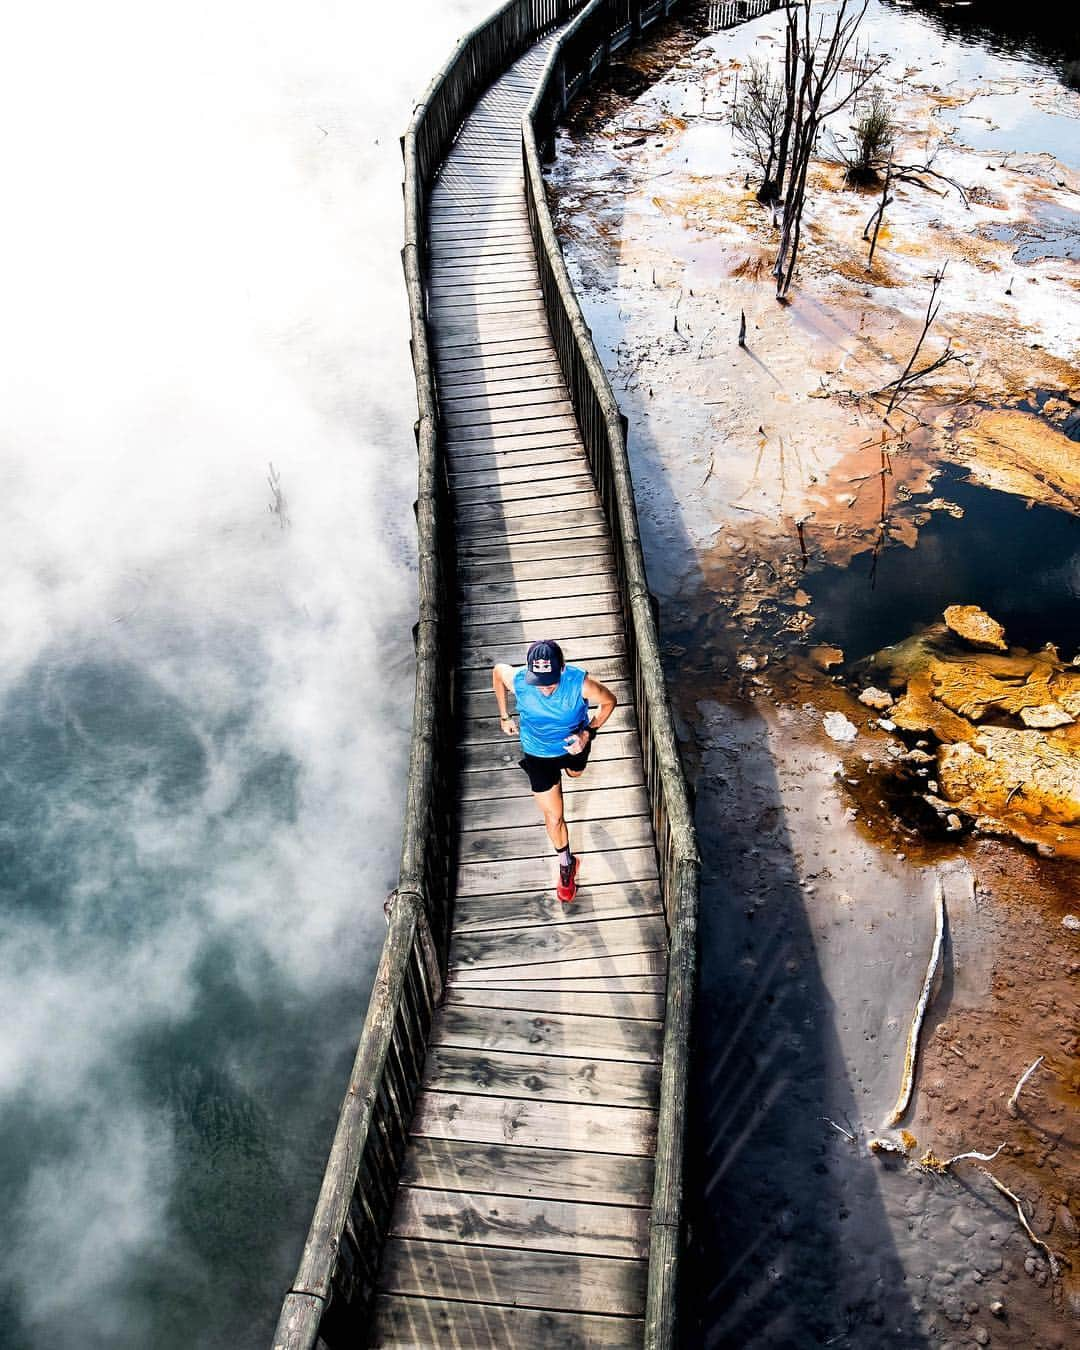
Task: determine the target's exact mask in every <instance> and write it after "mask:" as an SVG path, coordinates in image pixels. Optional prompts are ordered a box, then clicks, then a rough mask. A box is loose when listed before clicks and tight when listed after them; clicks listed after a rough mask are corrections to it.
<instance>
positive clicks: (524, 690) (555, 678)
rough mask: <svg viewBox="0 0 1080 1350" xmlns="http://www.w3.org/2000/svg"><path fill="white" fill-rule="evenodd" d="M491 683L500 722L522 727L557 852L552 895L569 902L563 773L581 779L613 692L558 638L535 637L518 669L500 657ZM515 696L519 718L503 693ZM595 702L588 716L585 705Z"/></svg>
mask: <svg viewBox="0 0 1080 1350" xmlns="http://www.w3.org/2000/svg"><path fill="white" fill-rule="evenodd" d="M491 684H492V688H493V689H494V690H495V698H496V701H497V702H498V704H499V727H500V729H501V730H502V731H503V732H504V733H505V734H506V735H507V736H514V735H516V734H517V732H518V724H519V723H520V727H521V749H522V751H523V752H524V756H525V757H524V759H522V761H521V767H522V768H523V769H524V770H525V772H526V773H527V774H528V775H529V786H530V787H531V788H532V791H533V796H534V797H535V798H536V804H537V806H538V807H539V808H540V812H541V814H542V815H543V817H544V824H545V825H546V826H547V832H548V838H549V839H550V840H551V842H552V845H553V846H554V849H555V852H556V853H557V854H558V855H559V885H558V887H557V889H556V891H555V894H556V895H557V896H558V897H559V899H560V900H561V901H562V902H563V904H564V905H568V904H569V903H570V901H571V900H573V898H574V896H575V895H576V894H577V873H578V864H579V862H580V859H578V858H576V857H575V856H574V855H573V854H572V853H571V852H570V835H569V833H568V832H567V829H566V818H565V816H564V815H563V794H562V774H563V770H564V769H565V771H566V773H567V775H568V776H569V777H570V778H580V777H581V775H582V774H583V773H584V772H585V765H586V764H588V762H589V751H590V750H591V749H592V743H593V739H594V738H595V736H596V733H597V732H598V731H599V730H600V728H601V727H602V726H603V725H604V723H605V722H606V721H607V720H608V718H609V717H610V716H611V714H612V712H613V710H614V708H615V695H614V694H613V693H612V692H611V690H610V689H607V688H605V686H604V685H602V684H601V683H600V682H599V680H594V679H592V678H590V676H589V674H588V673H587V672H586V671H584V670H582V669H581V668H580V667H578V666H568V665H567V664H566V661H565V659H564V657H563V654H562V648H561V647H560V646H559V644H558V643H557V642H552V641H551V640H550V639H545V640H544V641H542V642H534V643H533V644H532V645H531V646H530V647H529V650H528V652H527V653H526V655H525V665H524V666H523V667H522V668H521V669H520V670H515V669H514V667H513V666H511V665H507V664H506V663H505V662H500V663H499V664H498V665H497V666H496V667H495V669H494V670H493V671H492V676H491ZM508 692H512V693H513V695H514V697H515V699H516V700H517V721H515V720H514V719H513V718H512V717H511V716H510V714H509V713H508V712H507V711H506V695H507V693H508ZM590 702H595V703H597V704H598V705H599V707H598V709H597V713H596V716H595V717H594V718H592V720H590V719H589V704H590Z"/></svg>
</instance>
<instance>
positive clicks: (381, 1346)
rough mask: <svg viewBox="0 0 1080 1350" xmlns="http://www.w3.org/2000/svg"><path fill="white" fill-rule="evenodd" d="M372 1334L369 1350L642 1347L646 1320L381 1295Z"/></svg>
mask: <svg viewBox="0 0 1080 1350" xmlns="http://www.w3.org/2000/svg"><path fill="white" fill-rule="evenodd" d="M372 1335H373V1337H374V1339H373V1340H372V1341H371V1342H370V1344H371V1345H372V1347H373V1350H391V1347H393V1350H434V1347H440V1350H442V1348H443V1347H445V1348H446V1350H450V1347H454V1348H455V1350H465V1348H466V1347H467V1348H468V1350H492V1348H493V1347H496V1346H498V1347H509V1346H521V1347H525V1346H535V1347H540V1346H550V1347H552V1350H555V1347H565V1348H566V1350H570V1348H571V1347H580V1348H581V1350H584V1348H585V1347H589V1350H640V1347H641V1345H642V1343H643V1341H644V1338H645V1324H644V1322H643V1321H642V1320H641V1319H640V1318H638V1317H598V1316H595V1315H593V1314H589V1313H579V1312H554V1311H551V1310H544V1311H540V1310H538V1309H535V1308H513V1307H507V1306H505V1305H496V1304H491V1303H454V1302H451V1301H450V1300H448V1299H433V1298H406V1297H403V1296H401V1295H399V1294H382V1295H380V1296H379V1297H378V1298H377V1299H376V1302H375V1310H374V1330H373V1332H372Z"/></svg>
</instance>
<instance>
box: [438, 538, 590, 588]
mask: <svg viewBox="0 0 1080 1350" xmlns="http://www.w3.org/2000/svg"><path fill="white" fill-rule="evenodd" d="M588 542H589V543H590V544H591V545H592V547H591V548H590V550H589V552H588V553H585V554H583V555H579V556H573V555H570V556H566V557H564V556H562V552H563V551H562V550H561V549H560V550H559V556H556V557H542V556H541V557H535V558H529V557H525V558H516V557H514V556H506V557H504V556H502V554H503V553H506V554H509V552H510V551H509V550H508V549H502V550H498V546H497V545H496V546H495V548H496V549H497V550H498V552H497V553H496V555H495V556H492V557H490V558H485V557H482V556H478V555H477V554H476V553H475V552H473V553H471V554H469V555H468V556H466V557H464V558H459V559H458V568H457V570H458V578H459V581H460V584H461V585H462V586H469V587H472V586H485V587H486V586H489V585H490V586H508V587H510V586H514V585H515V584H518V583H532V582H539V583H541V584H543V583H545V582H547V581H555V580H573V579H574V578H575V577H577V576H580V575H581V574H582V573H584V574H585V575H587V576H590V577H601V576H606V575H607V573H608V572H610V571H613V570H614V567H615V560H614V558H613V557H612V555H611V553H610V552H608V551H606V550H605V548H604V545H605V544H606V541H604V540H599V541H598V540H595V539H592V540H589V541H588Z"/></svg>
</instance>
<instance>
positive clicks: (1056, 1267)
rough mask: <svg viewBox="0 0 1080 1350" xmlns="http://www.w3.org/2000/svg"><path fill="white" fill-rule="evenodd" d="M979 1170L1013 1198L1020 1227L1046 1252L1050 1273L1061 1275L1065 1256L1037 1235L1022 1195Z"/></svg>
mask: <svg viewBox="0 0 1080 1350" xmlns="http://www.w3.org/2000/svg"><path fill="white" fill-rule="evenodd" d="M979 1171H980V1172H982V1174H983V1175H984V1176H985V1177H986V1178H987V1179H988V1180H989V1182H990V1184H991V1185H992V1186H993V1187H994V1189H995V1190H996V1191H1000V1192H1001V1194H1002V1195H1003V1196H1005V1198H1006V1199H1007V1200H1011V1201H1012V1202H1013V1204H1014V1205H1015V1206H1016V1217H1017V1218H1018V1219H1019V1220H1020V1227H1021V1228H1022V1229H1023V1230H1024V1232H1025V1234H1026V1235H1027V1240H1028V1241H1029V1242H1030V1243H1031V1245H1032V1246H1033V1247H1037V1248H1038V1250H1039V1251H1041V1252H1043V1253H1044V1255H1045V1256H1046V1259H1047V1261H1049V1263H1050V1273H1051V1274H1052V1275H1053V1277H1054V1279H1055V1280H1056V1279H1057V1278H1058V1277H1059V1276H1060V1275H1061V1263H1062V1260H1063V1259H1064V1258H1062V1257H1060V1256H1058V1254H1057V1253H1056V1252H1053V1251H1051V1250H1050V1248H1049V1247H1048V1246H1047V1245H1046V1243H1045V1242H1044V1241H1043V1240H1042V1238H1041V1237H1037V1236H1036V1234H1035V1231H1034V1229H1033V1228H1032V1227H1031V1224H1030V1223H1028V1219H1027V1215H1026V1214H1025V1213H1024V1206H1023V1205H1022V1204H1021V1202H1020V1197H1019V1196H1018V1195H1014V1194H1013V1192H1012V1191H1010V1190H1009V1188H1008V1186H1006V1185H1005V1184H1004V1182H1001V1181H998V1179H997V1177H996V1176H994V1174H993V1172H988V1171H987V1170H986V1168H985V1167H980V1168H979Z"/></svg>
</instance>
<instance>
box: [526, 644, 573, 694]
mask: <svg viewBox="0 0 1080 1350" xmlns="http://www.w3.org/2000/svg"><path fill="white" fill-rule="evenodd" d="M565 664H566V663H565V661H564V660H563V654H562V648H561V647H560V646H559V644H558V643H557V642H552V641H551V639H550V638H543V639H542V640H541V641H540V642H533V643H531V644H530V646H529V650H528V651H527V652H526V654H525V683H526V684H545V685H546V684H558V683H559V680H560V679H561V678H562V672H563V666H564V665H565Z"/></svg>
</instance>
